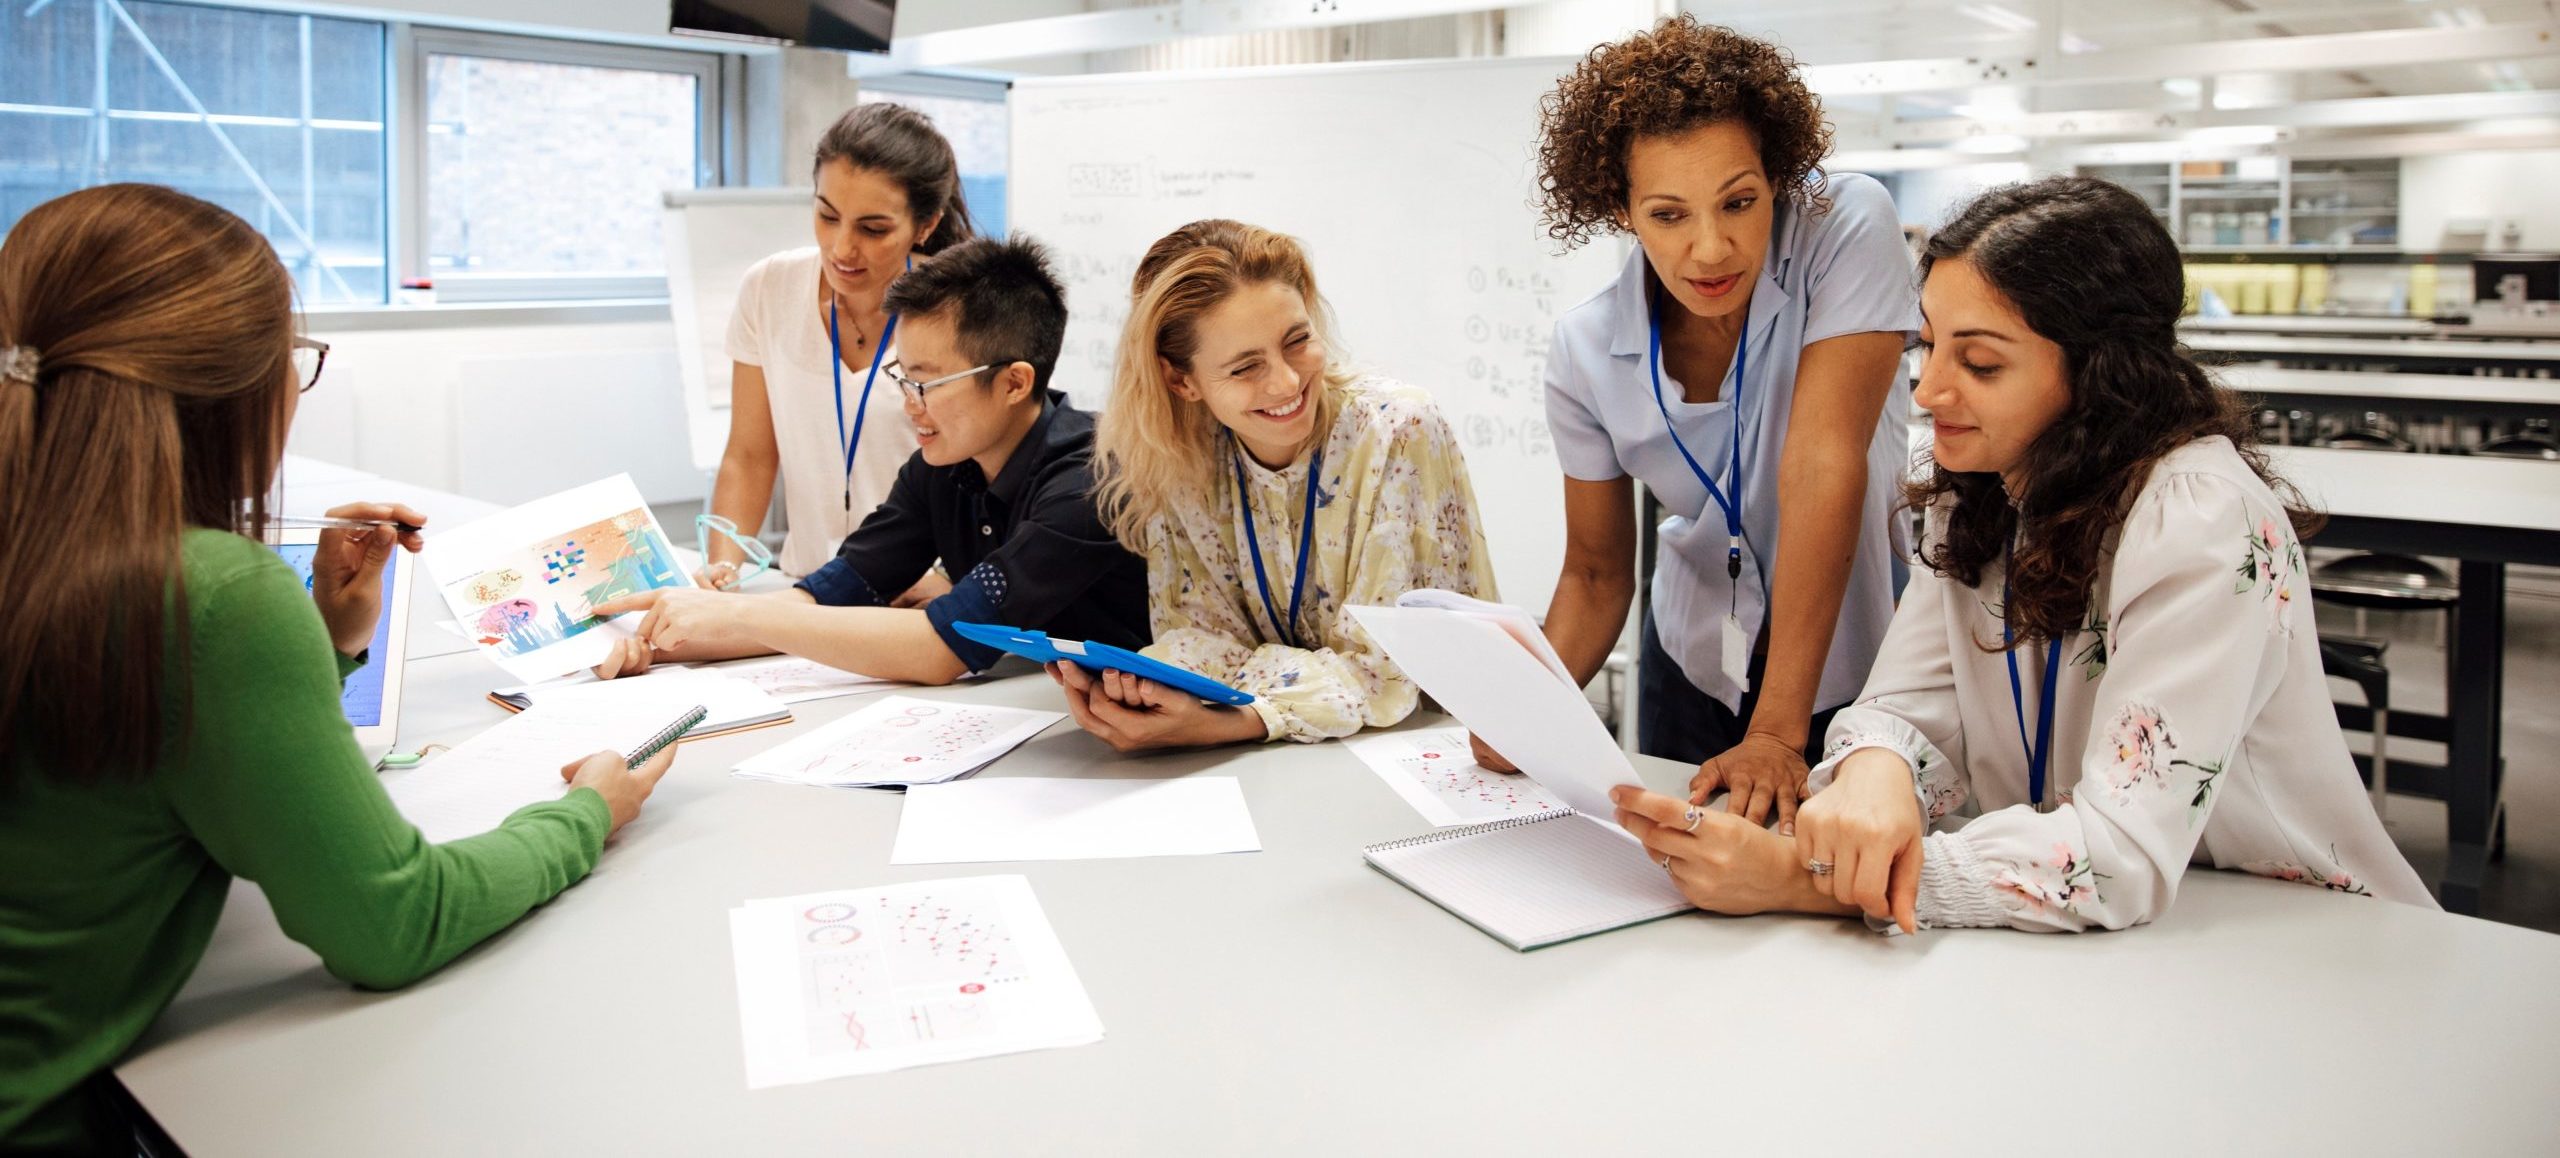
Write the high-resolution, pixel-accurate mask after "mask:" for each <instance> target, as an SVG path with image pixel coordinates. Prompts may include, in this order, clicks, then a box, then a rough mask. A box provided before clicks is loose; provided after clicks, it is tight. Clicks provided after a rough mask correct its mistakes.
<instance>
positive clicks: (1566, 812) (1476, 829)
mask: <svg viewBox="0 0 2560 1158" xmlns="http://www.w3.org/2000/svg"><path fill="white" fill-rule="evenodd" d="M1574 815H1577V814H1576V813H1575V812H1574V811H1573V810H1572V809H1570V808H1560V809H1557V810H1555V811H1553V812H1541V813H1538V814H1536V815H1534V816H1506V817H1504V818H1502V819H1500V820H1488V821H1486V822H1484V823H1482V824H1470V825H1467V826H1466V827H1464V828H1444V829H1441V830H1439V831H1438V832H1426V833H1424V834H1422V835H1420V836H1408V837H1406V838H1404V839H1402V840H1391V841H1388V842H1386V843H1385V844H1373V845H1370V846H1369V847H1367V848H1365V849H1362V850H1361V851H1363V852H1402V851H1403V850H1405V849H1408V848H1419V847H1421V846H1423V845H1426V844H1437V843H1439V842H1441V841H1444V840H1464V839H1466V838H1467V837H1470V836H1482V835H1484V834H1486V833H1488V832H1500V831H1502V830H1504V829H1506V828H1518V827H1520V826H1522V825H1524V824H1537V823H1540V822H1543V821H1549V820H1554V819H1555V818H1557V817H1559V816H1574Z"/></svg>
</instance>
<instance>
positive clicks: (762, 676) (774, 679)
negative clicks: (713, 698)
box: [711, 655, 900, 704]
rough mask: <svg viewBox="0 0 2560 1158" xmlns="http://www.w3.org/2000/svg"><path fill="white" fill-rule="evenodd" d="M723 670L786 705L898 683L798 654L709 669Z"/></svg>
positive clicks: (740, 661) (894, 685)
mask: <svg viewBox="0 0 2560 1158" xmlns="http://www.w3.org/2000/svg"><path fill="white" fill-rule="evenodd" d="M711 670H713V671H718V672H725V673H727V674H729V675H732V676H735V677H737V678H739V679H742V680H745V681H747V682H748V683H750V684H754V685H755V686H756V688H757V689H758V690H760V691H762V692H764V693H765V694H766V695H769V696H772V697H773V698H775V699H777V700H781V701H782V702H784V703H787V704H796V703H800V702H802V701H804V700H823V699H827V698H830V697H833V696H849V695H854V694H856V693H859V692H876V691H880V690H883V689H886V688H893V687H897V686H900V685H899V684H898V683H897V681H895V680H884V679H881V678H880V677H878V676H867V675H863V674H862V673H860V672H850V671H846V670H844V669H842V668H833V667H828V666H827V665H825V664H822V663H819V662H817V661H815V660H807V659H801V658H799V657H798V656H790V655H777V656H769V657H767V658H764V659H742V660H738V661H736V662H734V663H725V664H721V665H720V666H718V667H716V668H713V669H711Z"/></svg>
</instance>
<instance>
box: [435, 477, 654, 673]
mask: <svg viewBox="0 0 2560 1158" xmlns="http://www.w3.org/2000/svg"><path fill="white" fill-rule="evenodd" d="M420 558H421V560H423V561H424V562H425V563H426V565H427V571H428V573H430V574H432V575H433V576H435V580H436V589H437V591H438V592H440V593H441V594H442V595H443V596H444V601H445V606H447V607H449V608H451V609H452V610H453V617H454V621H455V622H456V623H457V624H459V625H460V627H461V629H462V632H463V635H464V636H465V637H466V638H468V639H470V640H471V644H472V646H473V647H475V648H478V649H479V651H480V654H482V655H484V656H487V657H489V659H490V661H491V662H493V663H495V664H497V665H498V666H499V667H501V668H504V669H505V670H506V672H507V674H508V675H510V676H513V677H515V678H516V679H517V680H518V681H519V682H523V683H537V682H539V681H542V680H547V679H550V678H551V677H553V676H557V675H565V674H567V673H569V672H573V671H577V670H579V669H580V668H588V667H593V666H595V665H596V664H597V663H599V662H601V661H602V660H603V659H604V657H605V653H606V652H608V651H610V650H612V647H613V644H614V642H615V641H616V640H621V639H629V638H630V637H631V629H632V628H634V627H637V626H638V625H639V621H640V618H641V617H640V616H639V615H638V614H637V613H634V614H631V615H625V616H620V617H618V618H617V620H615V621H613V622H608V621H606V620H602V619H598V618H596V617H595V615H594V614H593V612H592V610H591V609H592V608H594V607H595V606H596V605H597V604H600V603H603V602H606V601H607V600H611V599H617V598H620V597H622V596H625V595H634V594H638V593H640V592H642V591H649V590H653V589H655V588H660V587H681V586H684V585H685V584H687V583H689V582H690V580H688V579H687V578H686V577H685V573H684V569H683V568H682V567H680V566H679V565H678V564H677V562H676V553H675V548H674V547H673V546H671V545H669V544H668V542H667V534H666V532H665V531H664V530H662V529H660V528H659V526H658V517H657V516H656V515H653V514H651V513H649V505H648V503H646V502H644V501H643V500H642V499H641V498H640V488H638V487H637V486H634V485H632V482H631V476H630V475H627V474H626V475H615V476H614V477H612V478H609V479H606V480H604V481H602V482H595V483H589V484H587V485H585V486H582V487H578V488H575V489H573V490H566V491H562V492H560V493H559V494H556V495H552V496H550V497H549V498H542V499H536V500H534V501H532V502H529V503H526V504H524V505H523V506H520V507H516V508H513V509H511V510H505V511H500V512H498V513H497V514H494V515H491V516H489V517H488V518H485V519H481V520H480V521H478V522H475V523H472V524H470V525H468V526H464V527H459V528H456V529H454V530H451V531H438V532H432V533H430V534H429V535H428V537H427V548H426V550H425V551H424V552H421V554H420ZM623 621H628V622H623Z"/></svg>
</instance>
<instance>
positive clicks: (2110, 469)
mask: <svg viewBox="0 0 2560 1158" xmlns="http://www.w3.org/2000/svg"><path fill="white" fill-rule="evenodd" d="M1921 276H1922V278H1923V279H1924V282H1923V287H1922V291H1921V304H1922V311H1923V314H1924V315H1925V326H1926V329H1925V330H1924V332H1923V342H1924V345H1927V346H1928V350H1929V353H1928V359H1927V361H1926V363H1925V364H1924V368H1923V370H1922V372H1921V378H1920V387H1919V393H1918V400H1919V401H1920V403H1921V404H1922V405H1924V406H1927V407H1928V408H1929V410H1930V413H1931V416H1932V417H1933V419H1934V420H1935V425H1936V447H1935V450H1934V452H1933V454H1934V457H1935V460H1936V463H1935V467H1934V469H1933V471H1932V473H1931V476H1930V477H1929V478H1927V479H1925V480H1922V481H1920V482H1918V483H1915V484H1914V485H1913V486H1912V488H1911V496H1910V497H1911V499H1912V501H1913V502H1914V503H1915V505H1918V506H1921V507H1922V508H1924V509H1925V511H1926V514H1927V519H1926V526H1925V528H1924V531H1923V535H1922V547H1921V557H1920V560H1919V561H1920V563H1921V566H1920V567H1919V568H1916V569H1915V571H1914V574H1913V576H1912V582H1911V585H1910V588H1909V589H1908V590H1907V591H1905V592H1904V594H1903V598H1902V604H1901V607H1900V608H1899V609H1898V610H1897V611H1896V613H1895V615H1894V619H1893V626H1892V628H1891V629H1890V630H1889V631H1888V632H1887V633H1886V636H1885V643H1884V650H1883V653H1882V654H1881V655H1880V656H1879V657H1878V658H1877V660H1876V667H1875V671H1874V673H1873V674H1872V675H1871V676H1869V677H1868V680H1867V686H1866V689H1865V691H1864V692H1863V693H1862V694H1861V696H1860V697H1859V699H1858V700H1857V701H1856V702H1855V703H1854V704H1853V705H1851V706H1850V707H1848V708H1846V709H1844V710H1842V711H1841V713H1840V714H1839V716H1838V717H1837V718H1836V719H1835V720H1834V721H1833V722H1832V724H1831V728H1830V732H1829V740H1828V745H1827V748H1826V751H1827V753H1828V755H1827V757H1826V758H1825V759H1824V760H1823V761H1822V762H1821V763H1820V764H1818V765H1816V766H1815V768H1814V769H1813V774H1812V777H1811V780H1810V784H1811V786H1812V788H1813V789H1814V790H1815V795H1813V796H1812V797H1811V798H1810V799H1809V800H1808V801H1807V802H1806V803H1805V806H1804V808H1803V809H1802V810H1801V811H1800V812H1799V813H1798V815H1797V825H1796V837H1795V839H1794V840H1793V841H1792V842H1789V841H1785V840H1784V839H1783V838H1779V837H1776V836H1771V835H1767V834H1762V833H1759V830H1757V829H1756V828H1753V827H1752V826H1749V825H1738V824H1735V823H1730V822H1731V819H1732V818H1730V817H1725V816H1723V815H1722V814H1714V815H1707V816H1704V817H1703V818H1702V819H1703V820H1704V821H1706V822H1711V823H1713V827H1708V826H1707V825H1706V824H1701V825H1699V826H1698V829H1697V831H1696V832H1694V833H1692V832H1689V831H1687V828H1688V826H1689V825H1690V817H1691V813H1690V812H1689V806H1688V805H1687V804H1686V803H1684V802H1681V801H1676V800H1671V799H1668V798H1665V797H1661V796H1656V795H1653V794H1650V793H1635V792H1627V794H1626V798H1625V799H1623V800H1621V801H1620V805H1621V807H1622V808H1623V809H1625V810H1626V811H1625V812H1623V813H1622V814H1621V816H1622V820H1623V821H1624V822H1625V823H1626V824H1627V825H1628V827H1629V828H1630V829H1631V830H1633V831H1635V832H1636V834H1637V835H1639V836H1641V837H1643V838H1644V839H1645V840H1646V843H1647V845H1648V846H1649V847H1651V848H1652V849H1653V850H1654V853H1655V857H1656V859H1658V860H1659V859H1668V861H1669V864H1668V866H1667V867H1669V868H1670V870H1671V871H1672V872H1673V874H1674V875H1675V876H1677V877H1679V878H1680V880H1681V883H1682V885H1683V886H1684V888H1685V889H1686V891H1687V892H1688V893H1689V894H1690V896H1691V897H1692V898H1693V899H1695V900H1697V901H1698V902H1699V903H1700V904H1701V905H1703V906H1705V907H1707V908H1711V909H1722V910H1725V911H1736V910H1741V911H1756V910H1758V909H1765V908H1796V909H1804V910H1813V911H1828V912H1840V913H1864V914H1865V915H1866V916H1868V917H1869V918H1872V919H1879V920H1883V919H1889V920H1892V921H1894V922H1895V923H1897V924H1900V925H1901V926H1902V927H1903V928H1905V929H1913V928H1916V927H1917V926H1921V925H1931V926H1997V925H2006V926H2013V927H2016V928H2021V929H2037V930H2052V931H2080V930H2085V929H2091V928H2107V929H2121V928H2124V927H2126V926H2129V925H2137V924H2140V923H2142V922H2144V921H2148V920H2151V919H2153V918H2156V917H2158V916H2159V915H2160V914H2161V913H2163V912H2165V911H2166V910H2167V909H2168V907H2169V904H2170V902H2171V901H2172V900H2173V899H2174V898H2175V896H2176V894H2177V888H2178V882H2179V879H2180V877H2181V876H2182V875H2183V874H2184V873H2185V871H2186V870H2187V868H2188V866H2189V865H2190V864H2191V863H2200V864H2208V865H2212V866H2214V867H2217V868H2228V869H2238V870H2241V871H2244V872H2251V873H2256V874H2259V875H2261V876H2269V877H2275V878H2278V879H2282V880H2289V881H2297V882H2301V883H2304V884H2310V885H2317V886H2321V887H2324V888H2328V889H2332V890H2336V891H2339V892H2346V893H2354V894H2359V895H2367V896H2375V897H2382V898H2387V899H2390V900H2395V901H2403V902H2406V903H2409V904H2415V905H2429V906H2432V905H2433V904H2434V900H2433V899H2432V898H2431V897H2430V896H2429V895H2428V893H2427V890H2426V887H2425V886H2424V885H2423V884H2422V883H2421V882H2420V881H2419V880H2418V877H2417V874H2416V873H2414V872H2412V871H2410V868H2409V865H2408V862H2407V861H2406V860H2404V859H2402V857H2401V855H2400V852H2399V850H2398V849H2397V848H2395V847H2394V846H2393V845H2392V843H2391V838H2390V837H2389V836H2388V835H2386V834H2385V833H2384V832H2383V828H2382V825H2381V822H2380V821H2379V820H2377V819H2376V818H2375V816H2374V812H2373V808H2372V805H2371V804H2370V803H2369V802H2368V798H2367V797H2366V795H2365V793H2364V790H2363V787H2362V785H2361V784H2359V783H2358V780H2357V775H2356V770H2355V765H2354V763H2353V761H2352V759H2351V757H2350V756H2349V754H2348V751H2347V746H2346V741H2345V738H2344V737H2343V736H2341V735H2340V734H2339V731H2338V723H2337V717H2336V715H2335V713H2334V711H2333V709H2332V708H2331V706H2330V702H2329V691H2328V684H2327V681H2326V679H2325V678H2324V677H2323V676H2322V674H2321V668H2320V651H2319V641H2318V638H2317V633H2316V629H2315V627H2314V625H2313V622H2312V612H2311V601H2310V600H2309V599H2307V598H2304V597H2303V596H2305V595H2307V594H2308V588H2307V584H2306V581H2305V577H2304V573H2303V555H2302V544H2301V540H2300V538H2299V535H2300V533H2301V532H2302V531H2304V530H2307V529H2309V528H2310V527H2312V526H2314V525H2316V522H2317V516H2314V515H2311V514H2309V513H2307V512H2304V511H2301V510H2299V509H2298V508H2297V506H2296V504H2294V503H2292V502H2290V501H2289V500H2291V499H2293V498H2294V497H2296V496H2294V495H2293V493H2292V490H2291V488H2290V487H2288V486H2286V485H2285V483H2284V482H2283V481H2282V480H2280V479H2278V478H2276V477H2275V476H2274V475H2272V474H2271V473H2270V472H2269V471H2268V469H2267V464H2266V460H2265V457H2264V455H2262V454H2261V453H2260V452H2259V451H2258V450H2257V449H2256V447H2255V446H2254V445H2253V444H2252V443H2251V441H2250V438H2249V435H2248V428H2247V424H2246V416H2245V412H2244V411H2243V409H2242V407H2241V404H2240V403H2239V402H2238V400H2236V399H2235V398H2234V397H2233V396H2231V395H2230V394H2228V393H2227V392H2225V391H2222V390H2220V389H2218V388H2216V387H2215V386H2214V385H2213V384H2212V382H2211V381H2209V380H2208V379H2207V378H2206V377H2205V375H2204V373H2203V371H2202V370H2200V369H2198V368H2197V367H2196V365H2195V363H2194V362H2192V361H2190V360H2189V359H2188V358H2187V357H2186V356H2185V354H2184V353H2182V352H2181V351H2180V350H2179V349H2178V345H2177V336H2176V329H2175V327H2176V324H2177V319H2178V314H2179V311H2180V308H2181V304H2182V300H2183V295H2184V278H2183V273H2182V270H2181V267H2180V263H2179V256H2178V250H2177V247H2176V245H2175V244H2174V243H2173V242H2172V241H2171V240H2170V238H2169V234H2168V232H2167V231H2166V230H2165V229H2163V228H2162V227H2161V226H2160V223H2159V222H2158V220H2157V219H2156V218H2154V217H2153V216H2152V215H2151V212H2150V210H2149V209H2148V208H2147V207H2145V206H2144V204H2143V203H2142V201H2141V200H2140V199H2139V198H2137V197H2135V196H2134V195H2133V194H2131V193H2128V192H2126V191H2124V190H2123V189H2120V188H2117V187H2116V186H2113V185H2109V184H2107V183H2105V182H2103V181H2095V180H2089V179H2086V178H2077V177H2064V178H2052V179H2048V180H2045V181H2039V182H2036V183H2033V184H2027V185H2013V186H2009V187H2006V188H2002V189H1997V190H1993V191H1992V192H1990V193H1987V194H1984V195H1983V196H1982V197H1981V198H1979V199H1977V200H1975V201H1974V202H1973V203H1972V204H1970V205H1968V206H1966V207H1965V208H1964V209H1963V210H1961V211H1960V212H1959V213H1958V214H1957V215H1956V217H1955V219H1954V220H1953V221H1952V222H1951V223H1949V224H1948V225H1947V227H1946V228H1945V229H1943V230H1941V231H1940V232H1939V233H1938V234H1937V236H1936V237H1935V238H1933V239H1932V240H1931V241H1930V243H1929V248H1928V253H1927V255H1926V256H1925V257H1924V258H1923V260H1922V264H1921ZM1968 818H1969V819H1968ZM1746 830H1747V831H1746Z"/></svg>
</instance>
